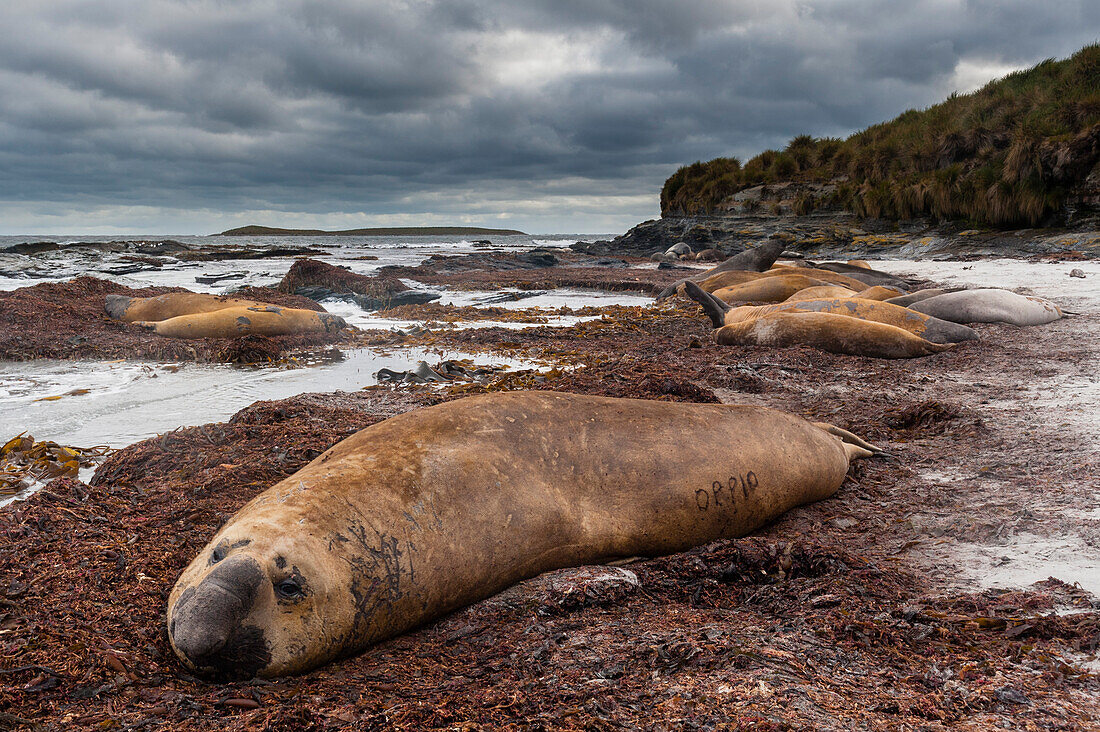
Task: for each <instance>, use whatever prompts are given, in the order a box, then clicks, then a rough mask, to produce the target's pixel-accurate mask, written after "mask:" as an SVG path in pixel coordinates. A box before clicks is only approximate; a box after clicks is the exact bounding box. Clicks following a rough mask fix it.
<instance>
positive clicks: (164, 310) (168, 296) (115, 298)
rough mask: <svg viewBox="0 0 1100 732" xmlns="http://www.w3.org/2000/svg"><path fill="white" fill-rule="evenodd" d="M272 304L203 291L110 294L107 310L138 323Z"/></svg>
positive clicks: (128, 321) (112, 315) (116, 317)
mask: <svg viewBox="0 0 1100 732" xmlns="http://www.w3.org/2000/svg"><path fill="white" fill-rule="evenodd" d="M267 305H268V303H264V302H257V301H256V300H244V299H240V298H233V297H223V296H220V295H207V294H205V293H202V292H166V293H164V294H163V295H157V296H156V297H127V296H126V295H108V296H107V299H106V302H105V304H104V310H106V311H107V314H108V315H109V316H111V317H112V318H114V319H115V320H121V321H123V322H126V323H135V322H137V321H141V320H168V319H169V318H175V317H178V316H180V315H195V314H197V313H212V312H214V311H215V310H224V309H226V308H248V307H267Z"/></svg>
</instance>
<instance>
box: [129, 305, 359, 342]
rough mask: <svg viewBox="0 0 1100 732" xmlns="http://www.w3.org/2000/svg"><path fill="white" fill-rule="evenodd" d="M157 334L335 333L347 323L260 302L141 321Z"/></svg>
mask: <svg viewBox="0 0 1100 732" xmlns="http://www.w3.org/2000/svg"><path fill="white" fill-rule="evenodd" d="M135 325H139V326H142V327H144V328H147V329H149V330H151V331H154V332H155V333H156V334H157V335H162V336H168V337H170V338H239V337H240V336H245V335H249V334H259V335H266V336H279V335H298V334H301V333H333V332H336V331H338V330H340V329H342V328H345V327H346V326H347V323H346V322H345V321H344V319H343V318H341V317H340V316H338V315H332V314H331V313H319V312H317V311H315V310H302V309H299V308H284V307H279V306H278V305H264V304H262V303H261V304H257V305H253V306H250V307H232V308H223V309H221V310H214V311H212V312H207V313H196V314H194V315H178V316H176V317H174V318H168V319H167V320H157V321H137V322H136V323H135Z"/></svg>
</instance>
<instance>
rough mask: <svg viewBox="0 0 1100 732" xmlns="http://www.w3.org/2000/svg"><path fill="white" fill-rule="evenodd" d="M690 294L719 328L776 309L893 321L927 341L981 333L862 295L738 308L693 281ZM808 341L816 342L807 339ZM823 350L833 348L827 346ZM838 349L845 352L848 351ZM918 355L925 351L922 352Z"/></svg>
mask: <svg viewBox="0 0 1100 732" xmlns="http://www.w3.org/2000/svg"><path fill="white" fill-rule="evenodd" d="M810 289H824V288H810ZM688 294H689V295H690V296H691V298H692V299H693V300H695V301H696V302H697V303H699V304H700V305H701V306H702V307H703V312H704V313H706V315H707V317H709V318H710V321H711V324H712V325H714V327H715V328H722V327H724V326H727V325H733V324H734V323H743V322H746V321H749V320H754V319H756V318H763V317H767V316H770V315H772V314H773V313H781V312H789V313H831V314H833V315H844V316H846V317H849V318H857V319H859V320H866V321H869V322H873V323H884V324H886V325H891V326H894V327H895V328H901V329H902V330H904V331H907V332H909V333H912V334H913V335H915V336H917V337H919V338H922V339H924V340H926V341H931V342H932V343H959V342H961V341H973V340H978V333H977V331H975V330H974V329H973V328H968V327H966V326H965V325H961V324H959V323H952V322H949V321H946V320H940V319H939V318H934V317H932V316H931V315H925V314H924V313H918V312H916V311H914V310H910V309H909V308H903V307H901V306H899V305H890V304H889V303H885V302H880V301H878V300H864V299H862V298H859V297H833V298H815V299H810V300H793V299H791V300H786V301H784V302H781V303H778V304H775V305H757V306H742V307H738V308H734V307H731V306H730V305H728V304H726V303H724V302H722V301H721V300H720V299H718V298H717V297H715V296H714V295H713V294H708V293H706V292H703V291H702V290H701V289H699V288H698V287H697V286H695V285H691V286H690V287H689V288H688ZM834 326H835V327H838V328H839V327H843V328H844V329H845V331H844V332H847V330H850V329H851V328H852V327H853V326H852V325H851V324H850V323H844V322H843V321H835V322H834ZM729 335H732V333H731V334H727V337H729ZM815 337H820V336H815ZM884 337H886V338H887V339H889V338H895V337H896V334H894V333H892V332H887V333H885V334H884ZM807 345H813V344H811V343H807ZM914 345H915V344H914ZM823 350H831V349H829V348H825V349H823ZM835 352H838V353H845V352H846V351H835ZM868 355H869V354H868ZM918 355H925V354H923V353H920V354H918Z"/></svg>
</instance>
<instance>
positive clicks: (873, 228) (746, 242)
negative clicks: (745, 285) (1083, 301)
mask: <svg viewBox="0 0 1100 732" xmlns="http://www.w3.org/2000/svg"><path fill="white" fill-rule="evenodd" d="M769 239H779V240H781V241H783V242H785V244H786V251H787V253H788V254H790V255H795V256H803V257H815V258H851V257H859V258H865V259H880V258H881V259H886V258H893V259H914V258H932V259H966V258H971V257H1024V258H1027V257H1051V258H1064V259H1077V258H1082V259H1086V258H1087V259H1095V258H1097V257H1100V222H1098V221H1096V220H1092V219H1089V220H1084V221H1082V222H1081V223H1080V225H1079V226H1077V227H1074V228H1072V229H1012V230H998V229H989V228H982V229H974V228H968V227H966V226H964V225H962V224H941V225H932V224H930V223H928V222H926V221H919V220H918V221H910V222H892V221H882V220H872V219H859V218H857V217H855V216H852V215H850V214H844V213H835V212H833V213H818V214H811V215H807V216H796V215H794V214H790V213H785V214H781V215H768V214H736V215H734V214H731V215H728V216H689V217H667V218H661V219H656V220H651V221H645V222H642V223H640V224H638V225H637V226H635V227H634V228H632V229H631V230H630V231H628V232H626V233H625V234H623V235H622V236H619V237H616V238H615V239H613V240H611V241H594V242H578V243H577V244H574V245H573V249H574V251H578V252H583V253H585V254H592V255H598V256H623V255H628V256H635V257H650V256H652V255H654V254H659V253H661V252H664V251H665V250H667V249H668V248H669V247H671V246H674V245H675V244H677V243H680V242H683V243H684V244H687V245H688V246H689V247H690V248H691V249H692V251H694V252H702V251H706V250H711V249H718V250H720V251H721V252H722V253H724V254H725V255H727V256H728V255H732V254H737V253H739V252H741V251H744V250H745V249H749V248H752V247H754V246H757V245H759V244H760V243H762V242H764V241H767V240H769Z"/></svg>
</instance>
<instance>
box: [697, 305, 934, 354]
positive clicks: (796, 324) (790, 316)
mask: <svg viewBox="0 0 1100 732" xmlns="http://www.w3.org/2000/svg"><path fill="white" fill-rule="evenodd" d="M714 340H715V342H717V343H719V344H721V345H724V346H773V347H779V348H786V347H789V346H798V345H803V346H810V347H812V348H817V349H819V350H822V351H828V352H829V353H840V354H844V355H848V356H870V357H871V358H917V357H918V356H930V355H932V354H933V353H939V352H941V351H945V350H947V349H948V348H951V347H952V345H953V344H939V343H932V342H931V341H926V340H924V339H923V338H921V337H919V336H915V335H913V334H912V333H910V332H909V331H907V330H902V329H901V328H898V327H897V326H894V325H887V324H886V323H876V322H873V321H870V320H861V319H859V318H851V317H849V316H847V315H834V314H833V313H813V312H804V311H789V312H777V313H772V314H770V315H764V316H761V317H759V318H753V319H751V320H746V321H743V322H740V323H734V324H732V325H725V326H722V327H721V328H719V329H718V330H716V331H714Z"/></svg>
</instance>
